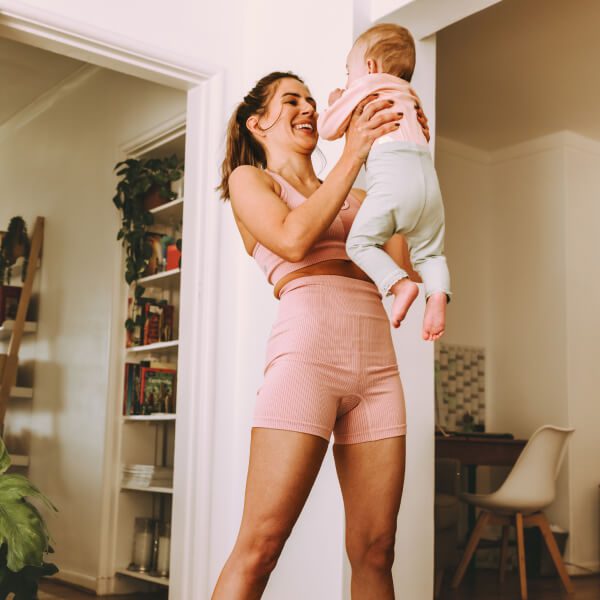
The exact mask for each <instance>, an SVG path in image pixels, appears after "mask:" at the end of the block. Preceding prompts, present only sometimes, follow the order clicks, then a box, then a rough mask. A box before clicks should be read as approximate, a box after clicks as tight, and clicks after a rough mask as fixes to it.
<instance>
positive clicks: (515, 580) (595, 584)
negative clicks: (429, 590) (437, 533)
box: [439, 569, 600, 600]
mask: <svg viewBox="0 0 600 600" xmlns="http://www.w3.org/2000/svg"><path fill="white" fill-rule="evenodd" d="M448 579H449V578H448ZM448 579H447V578H444V580H445V581H446V582H447V581H448ZM571 581H572V583H573V587H574V588H575V593H574V594H572V595H569V594H567V593H566V592H565V590H564V588H563V586H562V583H561V581H560V578H559V577H558V576H556V577H538V578H535V579H534V578H528V579H527V589H528V593H529V600H600V575H586V576H580V577H571ZM519 595H520V594H519V575H518V573H517V572H516V570H513V571H511V572H509V573H507V574H506V578H505V581H504V583H498V571H497V570H496V569H475V570H474V572H473V573H472V574H471V573H468V574H467V575H466V576H465V578H464V579H463V581H462V583H461V584H460V586H459V588H458V589H450V587H449V585H448V584H447V583H446V584H445V585H444V586H443V587H442V592H441V594H440V598H439V600H515V599H516V598H519Z"/></svg>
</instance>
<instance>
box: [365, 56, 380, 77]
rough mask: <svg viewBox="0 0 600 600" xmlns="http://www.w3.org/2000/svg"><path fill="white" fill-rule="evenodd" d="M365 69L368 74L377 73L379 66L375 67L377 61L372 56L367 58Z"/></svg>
mask: <svg viewBox="0 0 600 600" xmlns="http://www.w3.org/2000/svg"><path fill="white" fill-rule="evenodd" d="M367 70H368V72H369V75H371V74H373V73H379V68H378V67H377V61H376V60H373V59H372V58H368V59H367Z"/></svg>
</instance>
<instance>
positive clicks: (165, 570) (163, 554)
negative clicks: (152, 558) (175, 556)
mask: <svg viewBox="0 0 600 600" xmlns="http://www.w3.org/2000/svg"><path fill="white" fill-rule="evenodd" d="M170 557H171V523H165V522H162V521H161V522H160V523H159V524H158V555H157V557H156V575H157V576H158V577H168V576H169V560H170Z"/></svg>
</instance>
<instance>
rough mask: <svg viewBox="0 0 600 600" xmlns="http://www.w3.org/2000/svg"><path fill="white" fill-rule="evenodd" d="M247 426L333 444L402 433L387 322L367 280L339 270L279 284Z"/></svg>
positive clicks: (403, 423) (397, 381)
mask: <svg viewBox="0 0 600 600" xmlns="http://www.w3.org/2000/svg"><path fill="white" fill-rule="evenodd" d="M266 354H267V355H266V366H265V370H264V381H263V383H262V385H261V387H260V388H259V390H258V395H257V400H256V407H255V411H254V419H253V426H254V427H268V428H272V429H288V430H291V431H299V432H304V433H310V434H313V435H317V436H320V437H322V438H325V439H326V440H328V441H329V438H330V437H331V432H332V431H333V433H334V441H335V443H336V444H356V443H359V442H369V441H373V440H379V439H383V438H388V437H394V436H399V435H404V434H405V433H406V412H405V407H404V394H403V391H402V384H401V382H400V376H399V374H398V364H397V362H396V355H395V353H394V348H393V345H392V338H391V334H390V322H389V319H388V318H387V315H386V313H385V310H384V308H383V306H382V304H381V295H380V294H379V292H378V291H377V288H376V287H375V285H374V284H372V283H370V282H367V281H362V280H359V279H352V278H350V277H343V276H339V275H311V276H307V277H299V278H298V279H294V280H292V281H290V282H289V283H287V284H286V285H284V287H283V288H282V290H281V293H280V305H279V312H278V315H277V319H276V321H275V323H274V325H273V328H272V330H271V335H270V337H269V341H268V344H267V353H266Z"/></svg>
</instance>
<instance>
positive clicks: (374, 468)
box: [333, 435, 406, 552]
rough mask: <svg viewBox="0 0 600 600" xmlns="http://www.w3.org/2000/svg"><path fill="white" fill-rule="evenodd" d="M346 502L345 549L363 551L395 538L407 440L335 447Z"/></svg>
mask: <svg viewBox="0 0 600 600" xmlns="http://www.w3.org/2000/svg"><path fill="white" fill-rule="evenodd" d="M333 455H334V458H335V465H336V470H337V474H338V479H339V482H340V487H341V490H342V496H343V498H344V509H345V512H346V545H347V547H348V550H349V551H352V549H355V550H356V551H357V552H360V551H361V549H364V548H366V547H368V546H369V545H371V544H374V543H378V542H380V541H383V542H385V540H386V539H388V538H390V537H391V536H392V535H394V534H395V530H396V522H397V518H398V511H399V509H400V501H401V499H402V489H403V486H404V472H405V463H406V436H404V435H402V436H395V437H390V438H385V439H383V440H377V441H373V442H366V443H361V444H344V445H334V447H333Z"/></svg>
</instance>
